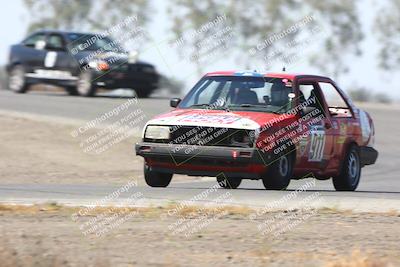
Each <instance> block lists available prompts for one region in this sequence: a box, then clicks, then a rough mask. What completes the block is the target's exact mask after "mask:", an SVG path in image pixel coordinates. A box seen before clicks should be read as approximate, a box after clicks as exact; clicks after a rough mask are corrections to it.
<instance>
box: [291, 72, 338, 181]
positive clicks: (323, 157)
mask: <svg viewBox="0 0 400 267" xmlns="http://www.w3.org/2000/svg"><path fill="white" fill-rule="evenodd" d="M297 95H298V98H297V99H298V105H299V107H303V108H302V109H301V110H300V115H299V126H298V127H299V128H300V129H301V130H300V131H299V132H301V134H302V138H301V139H300V141H299V143H298V144H297V153H298V159H299V162H298V167H299V168H300V169H304V170H305V171H306V172H309V171H315V172H317V173H318V174H322V173H323V171H324V170H326V169H327V168H329V165H330V161H331V157H332V155H333V153H334V150H333V149H334V148H333V144H334V140H333V136H334V130H333V128H332V122H331V119H330V117H329V114H328V112H327V108H326V105H325V102H324V98H323V96H322V94H321V92H320V88H319V86H318V83H317V81H315V80H300V81H299V82H298V88H297Z"/></svg>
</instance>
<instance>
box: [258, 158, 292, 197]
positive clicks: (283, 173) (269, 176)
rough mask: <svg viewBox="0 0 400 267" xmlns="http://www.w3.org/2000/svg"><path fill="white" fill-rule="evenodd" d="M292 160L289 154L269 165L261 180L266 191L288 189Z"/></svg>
mask: <svg viewBox="0 0 400 267" xmlns="http://www.w3.org/2000/svg"><path fill="white" fill-rule="evenodd" d="M293 165H294V159H293V156H292V154H291V153H288V154H286V155H281V156H279V158H277V159H276V160H275V161H274V162H273V163H272V164H271V165H269V166H268V171H267V173H266V175H265V177H264V178H263V179H262V181H263V184H264V187H265V188H266V189H268V190H283V189H286V187H288V185H289V183H290V179H291V178H292V174H293Z"/></svg>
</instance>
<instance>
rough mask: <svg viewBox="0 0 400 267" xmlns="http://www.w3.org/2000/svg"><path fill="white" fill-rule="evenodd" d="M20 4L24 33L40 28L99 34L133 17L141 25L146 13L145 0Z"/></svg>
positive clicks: (27, 1)
mask: <svg viewBox="0 0 400 267" xmlns="http://www.w3.org/2000/svg"><path fill="white" fill-rule="evenodd" d="M24 3H25V6H26V7H27V10H28V12H29V13H30V18H31V21H30V23H29V26H28V32H32V31H35V30H38V29H44V28H46V29H47V28H50V29H60V30H76V31H101V30H105V29H107V28H108V27H112V26H113V24H115V23H118V22H119V21H121V20H123V19H124V18H125V17H127V16H133V15H137V16H138V19H139V21H140V23H141V25H145V24H146V23H147V22H148V19H149V12H150V5H149V1H146V0H97V1H93V0H39V1H37V0H24Z"/></svg>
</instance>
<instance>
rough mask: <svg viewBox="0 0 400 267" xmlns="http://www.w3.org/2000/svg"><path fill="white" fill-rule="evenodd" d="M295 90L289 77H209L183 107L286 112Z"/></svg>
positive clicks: (184, 102)
mask: <svg viewBox="0 0 400 267" xmlns="http://www.w3.org/2000/svg"><path fill="white" fill-rule="evenodd" d="M292 92H293V89H292V85H291V82H290V81H289V80H287V79H281V78H268V77H249V76H209V77H204V78H203V79H201V80H200V81H199V82H198V83H197V84H196V85H195V86H194V87H193V89H192V90H190V92H189V93H188V94H187V96H186V97H185V98H184V99H183V100H182V102H181V103H180V104H179V108H201V109H230V110H246V111H262V112H271V113H285V112H287V111H289V110H290V109H291V103H292V98H293V94H291V93H292Z"/></svg>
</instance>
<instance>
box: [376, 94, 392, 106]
mask: <svg viewBox="0 0 400 267" xmlns="http://www.w3.org/2000/svg"><path fill="white" fill-rule="evenodd" d="M374 99H375V101H376V102H378V103H384V104H389V103H392V99H391V98H390V97H389V96H388V95H387V94H385V93H377V94H376V95H375V96H374Z"/></svg>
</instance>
